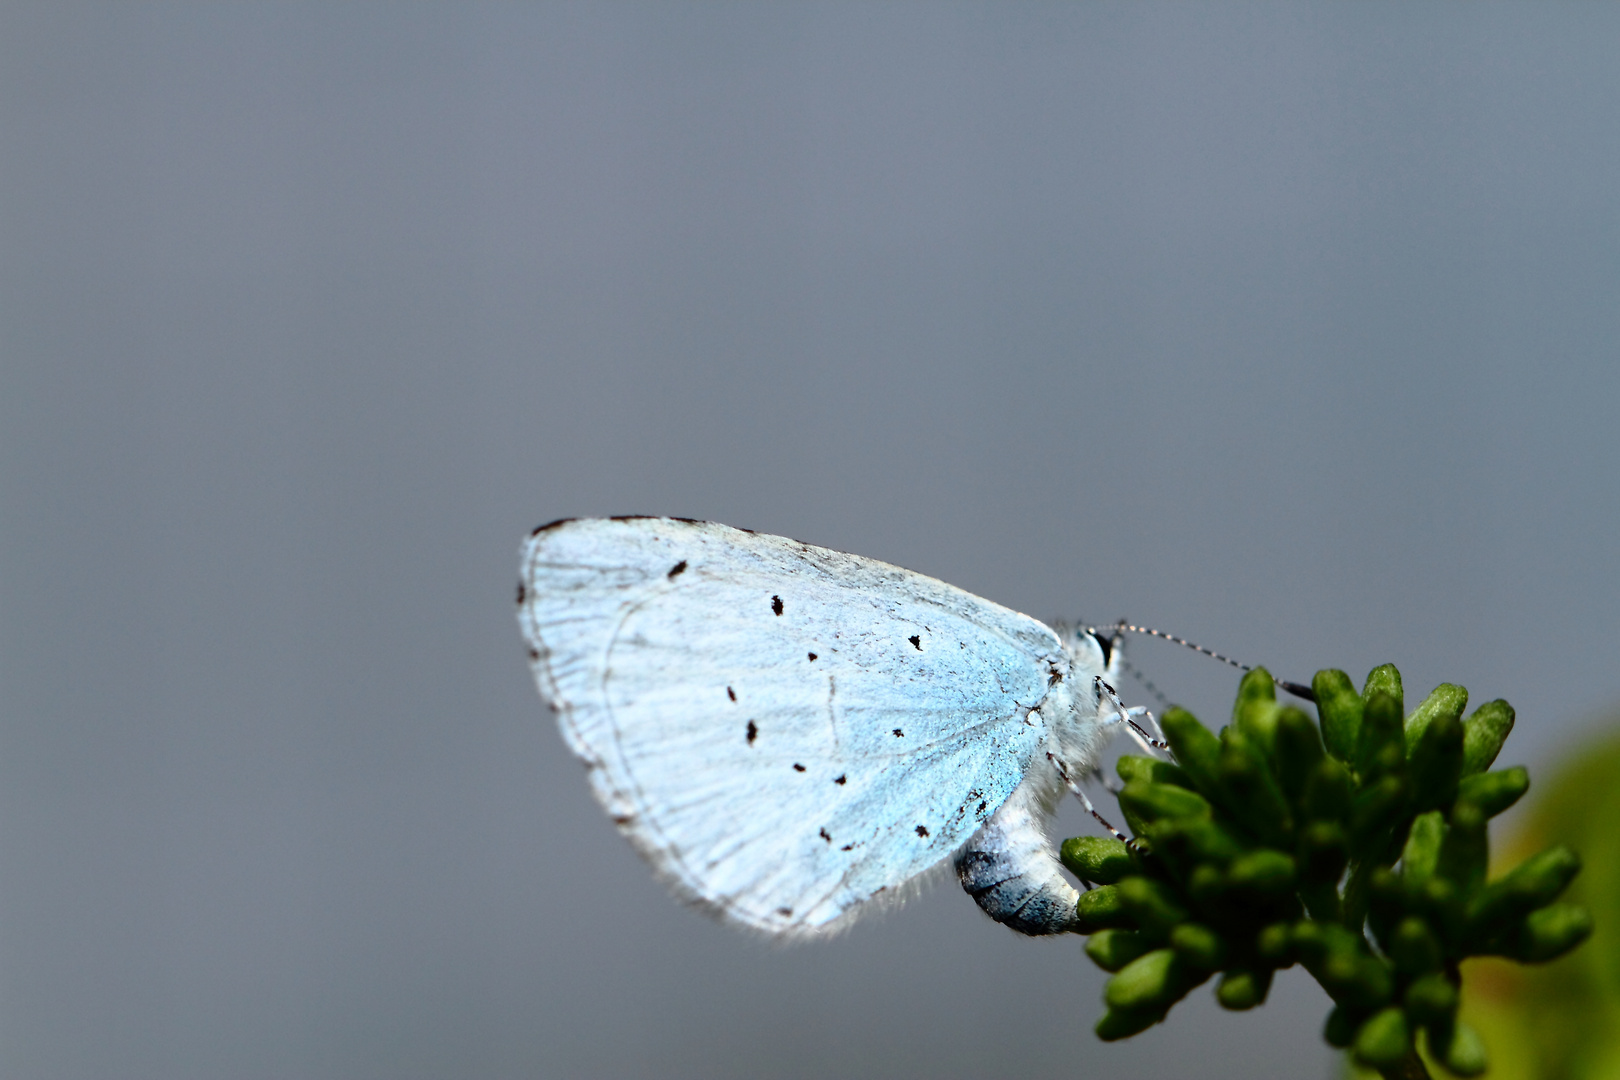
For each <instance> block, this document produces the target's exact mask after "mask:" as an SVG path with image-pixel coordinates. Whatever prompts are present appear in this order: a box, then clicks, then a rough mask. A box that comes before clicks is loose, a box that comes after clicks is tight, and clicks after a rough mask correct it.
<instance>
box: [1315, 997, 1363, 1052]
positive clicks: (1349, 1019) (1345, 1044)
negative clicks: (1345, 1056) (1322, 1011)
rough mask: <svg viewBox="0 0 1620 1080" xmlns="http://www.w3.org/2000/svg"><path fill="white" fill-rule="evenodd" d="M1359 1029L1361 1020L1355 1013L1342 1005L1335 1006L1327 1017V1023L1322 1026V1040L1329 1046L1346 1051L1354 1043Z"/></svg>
mask: <svg viewBox="0 0 1620 1080" xmlns="http://www.w3.org/2000/svg"><path fill="white" fill-rule="evenodd" d="M1360 1028H1361V1020H1360V1018H1359V1017H1358V1016H1357V1015H1356V1014H1355V1013H1353V1012H1352V1011H1351V1010H1349V1009H1347V1008H1345V1007H1344V1006H1343V1005H1335V1006H1333V1009H1332V1011H1331V1012H1329V1013H1328V1015H1327V1023H1326V1024H1323V1025H1322V1038H1323V1039H1324V1040H1325V1041H1326V1042H1327V1044H1328V1045H1329V1046H1335V1047H1338V1048H1339V1049H1340V1050H1347V1049H1349V1047H1350V1044H1351V1043H1353V1042H1355V1041H1356V1032H1357V1031H1358V1030H1360Z"/></svg>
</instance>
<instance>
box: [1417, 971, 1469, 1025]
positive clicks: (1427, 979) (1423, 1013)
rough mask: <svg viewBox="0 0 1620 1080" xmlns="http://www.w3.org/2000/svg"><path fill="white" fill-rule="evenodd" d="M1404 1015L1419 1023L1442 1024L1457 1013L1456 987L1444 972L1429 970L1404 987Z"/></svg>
mask: <svg viewBox="0 0 1620 1080" xmlns="http://www.w3.org/2000/svg"><path fill="white" fill-rule="evenodd" d="M1405 1005H1406V1015H1408V1016H1410V1017H1411V1018H1412V1019H1413V1020H1414V1021H1416V1022H1417V1023H1419V1024H1444V1023H1447V1022H1448V1021H1450V1020H1451V1018H1452V1017H1453V1016H1455V1015H1456V1013H1457V987H1456V985H1455V984H1454V983H1453V982H1452V981H1451V980H1450V979H1448V978H1446V976H1445V974H1444V973H1442V972H1439V971H1431V972H1430V973H1429V974H1427V975H1424V976H1422V977H1420V978H1417V979H1413V980H1412V983H1411V985H1409V986H1408V987H1407V988H1406V998H1405Z"/></svg>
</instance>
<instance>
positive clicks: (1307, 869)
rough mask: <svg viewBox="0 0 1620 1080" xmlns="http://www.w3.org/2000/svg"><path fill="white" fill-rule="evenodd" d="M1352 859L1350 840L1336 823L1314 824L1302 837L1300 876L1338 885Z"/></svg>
mask: <svg viewBox="0 0 1620 1080" xmlns="http://www.w3.org/2000/svg"><path fill="white" fill-rule="evenodd" d="M1349 858H1350V838H1349V837H1348V836H1346V835H1345V832H1344V829H1343V828H1342V827H1340V825H1339V823H1338V822H1336V821H1313V822H1311V823H1310V824H1308V825H1306V826H1305V828H1304V830H1303V831H1302V832H1301V833H1300V838H1299V861H1300V877H1302V878H1304V879H1305V880H1306V881H1316V882H1335V881H1338V880H1339V875H1340V874H1342V873H1343V872H1344V865H1345V863H1346V862H1348V861H1349Z"/></svg>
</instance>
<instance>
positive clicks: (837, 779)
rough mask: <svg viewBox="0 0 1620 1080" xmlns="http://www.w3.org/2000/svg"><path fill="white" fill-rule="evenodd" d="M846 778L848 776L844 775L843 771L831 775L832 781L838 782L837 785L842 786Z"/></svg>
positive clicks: (847, 778)
mask: <svg viewBox="0 0 1620 1080" xmlns="http://www.w3.org/2000/svg"><path fill="white" fill-rule="evenodd" d="M848 780H849V777H847V776H845V775H844V774H843V773H839V774H838V775H837V776H835V777H833V783H835V784H838V785H839V786H842V785H843V784H845V783H846V782H847V781H848Z"/></svg>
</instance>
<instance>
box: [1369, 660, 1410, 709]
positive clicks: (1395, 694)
mask: <svg viewBox="0 0 1620 1080" xmlns="http://www.w3.org/2000/svg"><path fill="white" fill-rule="evenodd" d="M1374 694H1388V695H1389V696H1390V697H1392V698H1394V699H1395V712H1396V713H1397V714H1399V715H1402V716H1404V715H1405V713H1406V706H1405V705H1404V704H1403V701H1404V698H1403V696H1402V693H1401V672H1400V669H1399V668H1397V667H1396V666H1395V665H1394V664H1379V665H1378V666H1377V667H1375V668H1373V669H1372V670H1371V671H1369V672H1367V681H1366V682H1365V683H1363V684H1362V685H1361V700H1362V701H1363V702H1364V703H1368V702H1371V701H1372V696H1373V695H1374Z"/></svg>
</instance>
